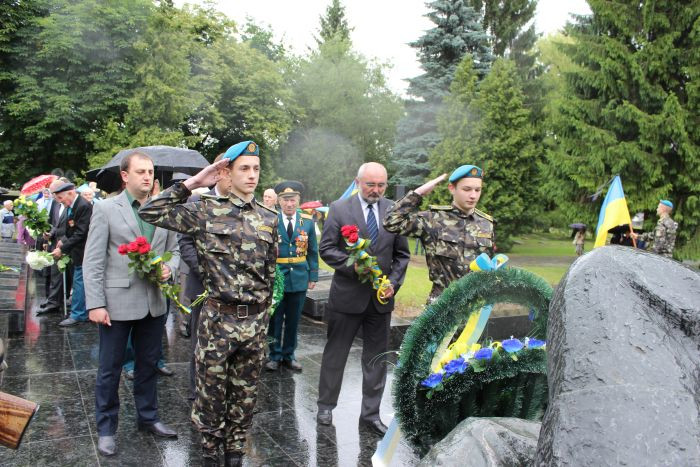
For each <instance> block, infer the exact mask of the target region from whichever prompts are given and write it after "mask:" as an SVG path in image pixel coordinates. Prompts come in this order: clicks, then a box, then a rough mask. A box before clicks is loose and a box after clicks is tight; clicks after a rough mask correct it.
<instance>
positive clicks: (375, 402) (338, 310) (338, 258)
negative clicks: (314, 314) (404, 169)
mask: <svg viewBox="0 0 700 467" xmlns="http://www.w3.org/2000/svg"><path fill="white" fill-rule="evenodd" d="M355 181H356V183H357V185H358V188H359V192H358V193H357V195H352V196H350V197H349V198H346V199H342V200H338V201H335V202H334V203H333V204H331V207H330V210H329V214H328V219H327V220H326V223H325V225H324V226H323V235H322V239H321V244H320V248H319V249H320V253H321V258H323V260H324V261H325V262H326V263H327V264H328V265H329V266H331V267H332V268H334V269H335V274H333V281H332V283H331V290H330V296H329V300H328V308H329V317H328V341H327V342H326V347H325V348H324V349H323V360H322V363H321V376H320V378H319V385H318V415H317V417H316V419H317V421H318V423H320V424H323V425H330V424H331V423H332V421H333V417H332V412H331V411H332V410H333V409H334V408H335V407H336V405H337V403H338V394H339V393H340V386H341V384H342V379H343V370H344V369H345V363H346V361H347V358H348V353H349V351H350V346H351V345H352V341H353V339H354V338H355V335H356V334H357V330H358V329H359V328H360V327H362V409H361V412H360V424H361V425H365V426H368V427H369V428H371V429H373V430H374V431H376V432H378V433H380V434H383V433H385V432H386V426H385V425H384V424H383V423H382V421H381V419H380V418H379V404H380V402H381V399H382V393H383V392H384V384H385V382H386V363H385V362H384V361H382V359H381V358H379V357H381V356H382V355H384V354H385V353H386V351H387V348H388V345H389V326H390V322H391V312H392V310H393V309H394V298H393V295H394V294H395V293H396V291H398V289H399V287H400V286H401V284H402V283H403V279H404V276H405V274H406V267H407V266H408V261H409V258H410V252H409V249H408V241H407V240H406V237H402V236H400V235H395V234H392V233H389V232H387V231H386V230H384V228H383V227H382V221H383V219H384V216H385V213H386V211H387V209H388V207H389V206H391V205H392V203H391V201H389V200H387V199H385V198H384V197H383V196H384V192H385V191H386V188H387V172H386V169H385V168H384V166H383V165H381V164H378V163H376V162H368V163H366V164H363V165H362V166H361V167H360V169H359V171H358V172H357V178H356V180H355ZM344 225H356V226H358V228H359V230H360V237H362V238H368V239H370V240H371V244H370V247H369V249H368V250H367V252H368V253H369V254H370V255H372V256H376V257H377V262H378V263H379V267H380V268H381V270H382V272H383V273H384V274H385V275H386V277H387V278H388V279H389V281H390V282H391V287H390V288H389V290H388V291H387V292H386V293H385V294H384V298H385V299H387V301H386V303H385V304H381V303H379V301H378V300H377V291H376V290H374V289H373V288H372V285H371V284H370V283H362V282H360V280H359V277H358V274H357V270H358V266H357V265H356V264H355V265H354V266H347V265H346V261H347V259H348V252H347V249H346V243H345V240H344V239H343V237H342V235H341V234H340V229H341V227H343V226H344Z"/></svg>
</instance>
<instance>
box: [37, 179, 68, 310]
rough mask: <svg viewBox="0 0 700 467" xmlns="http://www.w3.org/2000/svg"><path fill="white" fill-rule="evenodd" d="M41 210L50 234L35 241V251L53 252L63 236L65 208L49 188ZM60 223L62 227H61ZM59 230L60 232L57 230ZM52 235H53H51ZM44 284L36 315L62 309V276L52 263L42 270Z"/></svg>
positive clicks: (45, 192)
mask: <svg viewBox="0 0 700 467" xmlns="http://www.w3.org/2000/svg"><path fill="white" fill-rule="evenodd" d="M43 208H44V209H46V211H48V213H49V224H50V225H51V232H50V233H46V234H44V237H42V238H39V239H37V249H39V250H44V249H46V250H47V251H53V250H54V249H55V248H56V243H57V242H58V239H59V238H61V237H63V235H65V232H64V227H65V215H64V213H65V210H66V209H65V207H64V206H63V205H62V204H61V203H59V202H58V201H56V200H55V199H53V194H52V193H51V190H50V189H49V188H46V189H45V190H44V203H43ZM61 221H64V222H63V227H61ZM59 229H60V230H59ZM52 234H53V235H52ZM44 274H45V279H46V284H45V291H46V300H45V301H44V302H43V303H42V304H41V305H40V306H39V310H38V311H37V315H40V314H43V313H50V312H53V311H61V310H62V309H63V274H62V273H61V271H59V270H58V266H57V265H56V264H55V263H54V264H52V265H51V266H48V267H47V268H45V269H44ZM66 283H67V285H66V286H67V288H69V287H70V270H67V271H66Z"/></svg>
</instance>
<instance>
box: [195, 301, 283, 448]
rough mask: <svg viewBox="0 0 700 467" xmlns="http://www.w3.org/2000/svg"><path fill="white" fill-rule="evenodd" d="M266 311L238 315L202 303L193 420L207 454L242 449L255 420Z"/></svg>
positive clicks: (266, 319) (267, 317) (264, 340)
mask: <svg viewBox="0 0 700 467" xmlns="http://www.w3.org/2000/svg"><path fill="white" fill-rule="evenodd" d="M269 319H270V318H269V314H268V313H267V312H263V313H259V314H257V315H251V316H249V317H247V318H245V319H238V318H236V317H234V316H232V315H225V314H220V313H219V312H218V311H217V310H215V309H214V308H212V307H211V306H210V305H208V304H205V305H204V306H203V307H202V311H201V314H200V318H199V327H198V330H197V346H196V348H195V367H196V372H195V385H196V395H195V401H194V404H193V405H192V421H193V422H194V424H195V426H196V427H197V429H198V430H199V432H200V433H201V435H202V449H203V451H204V453H205V455H207V454H208V455H211V456H215V455H216V453H217V452H218V449H219V446H221V445H222V444H223V447H224V450H225V451H227V452H242V451H243V450H244V448H245V442H246V432H247V431H248V428H250V425H251V423H252V421H253V409H254V408H255V400H256V396H257V384H258V378H259V377H260V371H261V369H262V364H263V360H264V357H265V355H264V350H265V344H266V341H267V324H268V321H269Z"/></svg>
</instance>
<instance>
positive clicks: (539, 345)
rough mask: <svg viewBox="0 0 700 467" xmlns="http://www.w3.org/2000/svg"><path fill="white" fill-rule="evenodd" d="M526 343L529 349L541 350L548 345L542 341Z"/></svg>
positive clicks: (533, 340)
mask: <svg viewBox="0 0 700 467" xmlns="http://www.w3.org/2000/svg"><path fill="white" fill-rule="evenodd" d="M525 343H526V344H527V348H528V349H540V348H542V347H544V346H545V345H546V344H547V343H546V342H545V341H541V340H539V339H527V340H526V341H525Z"/></svg>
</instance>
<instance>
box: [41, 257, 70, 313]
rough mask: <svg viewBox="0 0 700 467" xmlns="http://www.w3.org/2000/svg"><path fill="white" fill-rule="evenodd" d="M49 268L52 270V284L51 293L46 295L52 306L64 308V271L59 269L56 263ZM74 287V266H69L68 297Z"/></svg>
mask: <svg viewBox="0 0 700 467" xmlns="http://www.w3.org/2000/svg"><path fill="white" fill-rule="evenodd" d="M49 269H50V270H51V272H50V274H51V285H50V286H49V293H48V295H47V297H46V301H47V302H48V303H49V304H50V305H51V306H57V307H59V308H63V273H62V272H61V271H59V270H58V266H56V265H55V264H54V265H52V266H49ZM72 287H73V268H71V267H68V268H66V297H68V295H70V291H71V288H72ZM68 303H70V302H68Z"/></svg>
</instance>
